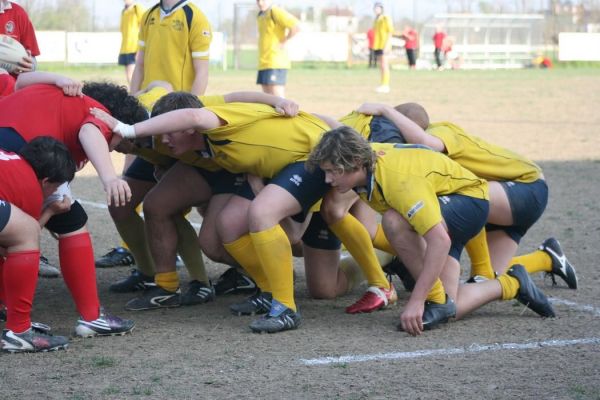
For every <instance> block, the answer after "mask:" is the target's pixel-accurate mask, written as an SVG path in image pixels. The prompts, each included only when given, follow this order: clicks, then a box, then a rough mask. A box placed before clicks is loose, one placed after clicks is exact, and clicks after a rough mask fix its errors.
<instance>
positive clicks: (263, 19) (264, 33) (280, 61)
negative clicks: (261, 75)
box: [257, 6, 299, 70]
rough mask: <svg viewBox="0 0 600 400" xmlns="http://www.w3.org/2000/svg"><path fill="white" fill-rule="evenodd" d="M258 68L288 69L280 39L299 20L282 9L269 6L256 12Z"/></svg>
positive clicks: (287, 61)
mask: <svg viewBox="0 0 600 400" xmlns="http://www.w3.org/2000/svg"><path fill="white" fill-rule="evenodd" d="M257 22H258V54H259V63H258V69H259V70H263V69H274V68H275V69H289V68H290V67H291V63H290V60H289V58H288V56H287V52H286V51H285V49H282V48H281V41H282V40H283V39H285V36H286V31H287V30H288V29H291V28H293V27H294V26H296V25H297V24H298V23H299V21H298V19H297V18H296V17H294V16H293V15H292V14H290V13H289V12H287V11H285V10H284V9H282V8H280V7H277V6H271V7H269V9H268V10H266V11H264V12H260V13H258V17H257Z"/></svg>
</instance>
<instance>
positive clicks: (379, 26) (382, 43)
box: [373, 3, 394, 93]
mask: <svg viewBox="0 0 600 400" xmlns="http://www.w3.org/2000/svg"><path fill="white" fill-rule="evenodd" d="M373 11H374V12H375V22H374V24H373V30H374V31H375V41H374V42H373V51H374V53H375V57H377V63H378V64H379V70H380V71H381V84H380V85H379V86H378V87H377V89H375V90H376V91H377V92H378V93H389V92H390V65H389V62H388V53H389V52H390V50H391V49H392V40H391V39H392V33H393V32H394V26H393V24H392V19H391V18H390V16H389V15H386V14H384V13H383V4H382V3H375V6H374V8H373Z"/></svg>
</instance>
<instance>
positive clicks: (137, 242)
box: [115, 214, 155, 276]
mask: <svg viewBox="0 0 600 400" xmlns="http://www.w3.org/2000/svg"><path fill="white" fill-rule="evenodd" d="M115 227H116V228H117V231H118V232H119V235H121V237H122V238H123V240H124V241H126V242H127V243H129V250H130V251H131V254H133V257H134V258H135V264H136V266H137V269H138V270H140V272H141V273H142V274H144V275H147V276H154V271H155V268H154V260H153V259H152V255H151V254H150V247H148V241H147V239H146V230H145V229H144V220H143V219H142V217H140V216H139V215H138V214H133V215H131V216H130V217H127V218H126V219H123V220H120V221H115Z"/></svg>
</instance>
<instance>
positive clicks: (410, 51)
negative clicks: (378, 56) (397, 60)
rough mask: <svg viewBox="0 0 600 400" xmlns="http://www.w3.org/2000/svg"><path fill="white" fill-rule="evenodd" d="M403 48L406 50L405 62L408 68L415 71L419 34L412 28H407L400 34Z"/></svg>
mask: <svg viewBox="0 0 600 400" xmlns="http://www.w3.org/2000/svg"><path fill="white" fill-rule="evenodd" d="M402 39H404V41H405V44H404V48H405V49H406V60H407V61H408V68H410V69H415V68H416V66H417V51H418V50H419V34H418V33H417V31H416V30H415V29H414V28H413V27H412V26H407V27H405V28H404V31H403V32H402Z"/></svg>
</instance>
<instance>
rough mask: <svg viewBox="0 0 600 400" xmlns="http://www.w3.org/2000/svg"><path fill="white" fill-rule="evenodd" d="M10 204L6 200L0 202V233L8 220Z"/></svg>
mask: <svg viewBox="0 0 600 400" xmlns="http://www.w3.org/2000/svg"><path fill="white" fill-rule="evenodd" d="M10 210H11V206H10V203H9V202H8V201H6V200H0V232H2V230H3V229H4V227H5V226H6V224H8V220H9V219H10Z"/></svg>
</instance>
